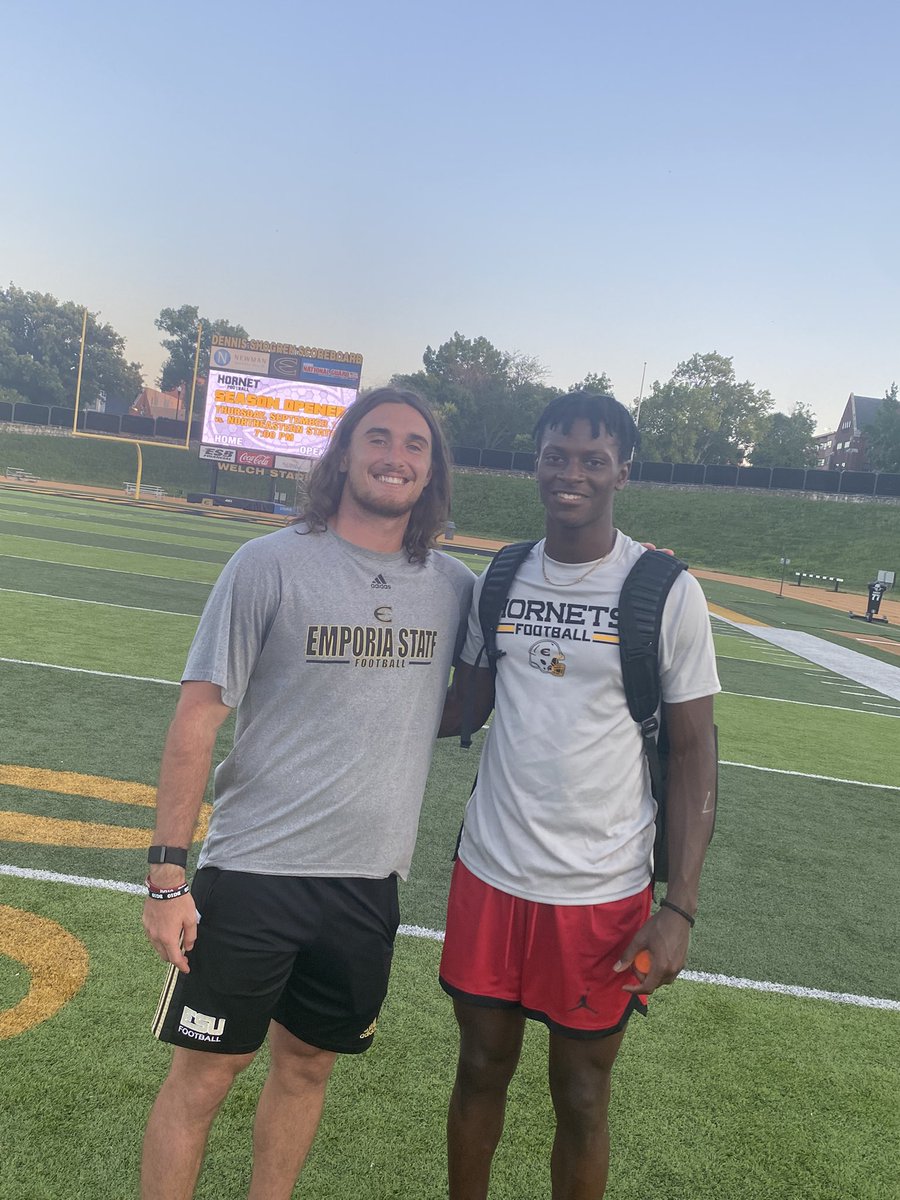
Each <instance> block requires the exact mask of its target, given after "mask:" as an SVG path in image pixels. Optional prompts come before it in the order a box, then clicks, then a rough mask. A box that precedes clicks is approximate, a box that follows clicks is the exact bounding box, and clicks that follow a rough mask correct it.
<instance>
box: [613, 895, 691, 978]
mask: <svg viewBox="0 0 900 1200" xmlns="http://www.w3.org/2000/svg"><path fill="white" fill-rule="evenodd" d="M690 940H691V928H690V926H689V925H688V923H687V921H685V919H684V917H681V916H679V915H678V913H675V912H672V911H671V909H667V908H661V909H659V910H658V911H657V912H656V913H654V914H653V916H652V917H651V918H650V920H649V921H648V922H647V923H646V925H642V926H641V928H640V929H639V930H638V931H637V933H636V934H635V935H634V937H633V938H632V939H631V941H630V943H629V944H628V947H627V949H626V950H625V952H624V953H623V954H622V957H621V958H620V959H619V961H618V962H617V963H616V964H615V966H614V967H613V970H614V971H627V970H628V968H629V967H632V970H634V972H635V974H636V975H637V976H638V979H639V980H640V982H638V983H626V984H623V985H622V991H623V992H631V993H633V994H634V995H641V996H646V995H649V994H650V993H651V992H654V991H656V989H657V988H658V987H661V986H663V985H664V984H668V983H674V982H675V980H676V978H677V977H678V975H679V973H680V972H681V970H682V968H683V967H684V963H685V960H686V958H687V952H688V945H689V943H690ZM639 950H646V951H647V952H648V953H649V955H650V970H649V971H648V972H647V974H646V975H643V974H642V972H640V971H638V970H635V968H634V967H633V966H632V964H633V963H634V957H635V955H636V954H637V953H638V951H639Z"/></svg>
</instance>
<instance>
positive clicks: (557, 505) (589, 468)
mask: <svg viewBox="0 0 900 1200" xmlns="http://www.w3.org/2000/svg"><path fill="white" fill-rule="evenodd" d="M619 454H620V450H619V443H618V442H617V441H616V439H615V438H613V437H611V436H610V435H609V434H608V433H607V431H606V428H605V426H603V425H602V424H601V426H600V436H599V437H594V435H593V431H592V429H591V422H590V421H589V420H588V419H587V418H585V417H579V418H577V419H576V420H575V421H573V422H572V427H571V429H570V430H569V432H568V433H563V431H562V429H560V428H559V427H555V428H554V427H551V428H549V429H547V430H546V432H545V433H544V437H543V441H542V442H541V449H540V454H539V455H538V461H537V480H538V489H539V491H540V495H541V503H542V504H543V505H544V508H545V509H546V512H547V531H548V535H549V533H550V532H551V531H552V530H554V529H556V530H558V531H559V532H561V533H562V532H564V531H566V532H570V533H574V532H575V531H578V530H582V531H584V533H585V535H586V536H587V535H590V534H591V533H592V532H595V533H597V534H602V533H603V532H604V531H607V530H608V531H611V530H612V511H613V500H614V498H615V494H616V492H618V491H621V489H622V488H623V487H624V486H625V483H626V481H627V479H628V471H629V463H627V462H621V461H620V459H619ZM598 553H599V552H598Z"/></svg>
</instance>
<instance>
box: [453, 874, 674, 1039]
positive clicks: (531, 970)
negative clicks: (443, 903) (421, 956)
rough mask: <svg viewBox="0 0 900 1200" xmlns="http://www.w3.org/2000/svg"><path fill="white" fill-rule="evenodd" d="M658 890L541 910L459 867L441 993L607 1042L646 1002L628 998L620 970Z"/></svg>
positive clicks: (627, 979) (629, 976)
mask: <svg viewBox="0 0 900 1200" xmlns="http://www.w3.org/2000/svg"><path fill="white" fill-rule="evenodd" d="M651 898H652V891H651V889H650V888H649V887H647V888H645V889H644V891H642V892H638V893H637V895H635V896H627V897H626V898H625V899H624V900H614V901H612V903H609V904H576V905H562V904H538V903H536V902H535V901H533V900H520V899H519V898H518V897H517V896H510V895H508V894H507V893H506V892H501V891H498V890H497V888H493V887H491V886H490V885H489V884H487V883H483V882H482V881H481V880H480V879H478V878H477V877H476V876H475V875H473V874H472V872H471V871H469V870H467V869H466V867H465V866H464V865H463V864H462V863H461V862H460V861H459V860H457V862H456V864H455V866H454V868H453V879H452V882H451V884H450V899H449V901H448V904H447V933H446V936H445V939H444V952H443V955H442V957H441V987H442V988H443V989H444V991H445V992H447V993H448V994H449V995H451V996H454V997H456V998H457V999H459V1000H465V1001H468V1002H469V1003H471V1004H480V1005H484V1006H486V1007H489V1008H521V1009H522V1010H523V1012H524V1013H525V1015H526V1016H527V1017H534V1018H535V1019H536V1020H538V1021H543V1022H544V1024H545V1025H547V1026H549V1028H550V1029H551V1030H553V1031H554V1032H555V1033H562V1034H565V1035H567V1036H569V1037H576V1038H597V1037H606V1036H607V1035H608V1034H611V1033H618V1032H619V1030H621V1029H624V1028H625V1025H626V1023H627V1021H628V1018H629V1017H630V1016H631V1014H632V1012H635V1011H637V1012H641V1013H645V1012H646V1011H647V997H646V996H636V995H632V993H631V992H624V991H622V986H623V984H626V983H634V982H635V981H636V979H637V976H636V975H634V974H633V973H632V972H631V971H623V972H621V973H620V974H617V973H616V972H615V971H613V963H615V962H617V961H618V959H619V956H620V955H621V953H622V951H623V950H624V949H625V948H626V946H627V945H628V943H629V942H630V941H631V939H632V937H634V935H635V933H636V932H637V930H638V929H640V927H641V926H642V925H643V924H644V923H645V921H646V920H647V918H648V917H649V916H650V902H651Z"/></svg>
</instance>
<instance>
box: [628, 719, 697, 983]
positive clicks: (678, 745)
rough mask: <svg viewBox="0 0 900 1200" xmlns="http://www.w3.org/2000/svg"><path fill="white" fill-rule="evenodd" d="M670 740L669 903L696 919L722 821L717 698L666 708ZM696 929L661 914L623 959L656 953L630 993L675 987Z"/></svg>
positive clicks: (671, 913)
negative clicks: (708, 855) (715, 830)
mask: <svg viewBox="0 0 900 1200" xmlns="http://www.w3.org/2000/svg"><path fill="white" fill-rule="evenodd" d="M665 713H666V726H667V728H668V734H669V770H668V778H667V782H666V833H667V841H668V850H669V883H668V888H667V890H666V897H665V898H666V900H668V901H669V902H670V903H671V904H673V905H675V906H676V907H677V908H678V909H681V910H682V912H684V913H687V914H688V915H689V916H691V917H693V916H694V914H695V913H696V911H697V901H698V896H699V891H700V872H701V870H702V869H703V860H704V858H705V857H706V848H707V846H708V845H709V840H710V838H711V837H712V831H713V822H714V820H715V815H716V742H715V732H714V729H713V698H712V696H701V697H700V698H699V699H697V700H687V701H685V702H684V703H683V704H667V705H666V706H665ZM690 933H691V924H690V922H689V921H687V920H686V919H685V917H684V916H682V915H681V913H679V912H676V911H675V909H673V908H668V907H663V908H660V909H659V910H658V911H657V912H656V913H655V914H654V915H653V916H652V917H651V918H650V920H649V921H648V922H647V924H646V925H644V926H643V928H642V929H640V930H639V931H638V933H637V934H636V936H635V938H634V939H633V941H632V942H631V945H630V946H629V947H628V949H627V950H626V951H625V953H624V954H623V955H622V958H621V960H620V961H621V963H623V964H624V965H625V966H627V965H629V964H630V962H631V961H632V959H633V958H634V956H635V954H636V953H637V952H638V950H641V949H647V950H649V952H650V959H651V967H650V972H649V974H648V975H647V977H646V979H645V980H644V981H643V982H642V983H640V984H630V985H627V986H626V987H625V990H626V991H630V992H636V993H637V992H640V993H641V994H644V993H647V992H652V991H653V990H654V988H657V987H659V985H660V984H663V983H671V982H672V981H673V980H674V979H675V977H676V976H677V975H678V973H679V971H681V969H682V968H683V967H684V963H685V959H686V958H687V952H688V943H689V941H690Z"/></svg>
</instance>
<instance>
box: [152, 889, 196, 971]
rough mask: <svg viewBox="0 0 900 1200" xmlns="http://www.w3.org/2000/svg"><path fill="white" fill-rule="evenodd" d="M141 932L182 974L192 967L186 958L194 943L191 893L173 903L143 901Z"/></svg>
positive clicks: (194, 931)
mask: <svg viewBox="0 0 900 1200" xmlns="http://www.w3.org/2000/svg"><path fill="white" fill-rule="evenodd" d="M144 930H145V931H146V934H147V937H148V938H149V939H150V941H151V943H152V945H153V949H154V950H155V951H156V953H157V954H158V955H159V957H160V958H161V959H162V960H163V962H170V963H174V964H175V966H176V967H177V968H178V970H179V971H181V972H182V973H183V974H185V975H188V974H190V970H191V968H190V967H189V966H188V960H187V958H186V957H185V955H186V953H187V951H188V950H192V949H193V948H194V942H196V940H197V910H196V908H195V907H194V897H193V896H192V895H191V893H190V892H187V893H186V894H185V895H184V896H179V897H178V898H177V899H176V900H151V899H150V898H149V897H148V898H147V899H146V900H145V901H144Z"/></svg>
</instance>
